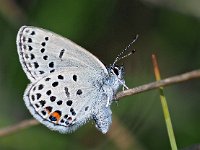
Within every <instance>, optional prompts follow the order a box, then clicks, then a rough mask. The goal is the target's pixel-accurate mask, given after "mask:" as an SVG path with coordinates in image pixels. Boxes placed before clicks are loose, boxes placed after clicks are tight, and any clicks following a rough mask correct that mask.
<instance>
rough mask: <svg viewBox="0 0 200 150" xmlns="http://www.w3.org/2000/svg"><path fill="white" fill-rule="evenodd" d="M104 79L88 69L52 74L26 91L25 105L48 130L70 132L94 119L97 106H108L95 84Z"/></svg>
mask: <svg viewBox="0 0 200 150" xmlns="http://www.w3.org/2000/svg"><path fill="white" fill-rule="evenodd" d="M101 78H102V77H101V76H98V75H97V74H94V73H93V72H91V73H90V71H88V70H87V68H86V69H85V68H84V69H79V70H77V68H73V67H71V68H69V69H68V70H67V71H60V72H54V73H51V74H49V75H48V76H47V77H44V78H42V79H41V80H39V81H38V82H36V83H32V84H30V85H29V86H28V87H27V89H26V91H25V94H24V100H25V104H26V106H27V107H28V109H29V111H30V112H31V114H32V115H33V116H34V117H35V118H36V119H37V120H39V121H40V122H41V123H42V124H44V125H46V126H47V127H48V128H50V129H52V130H57V131H59V132H61V133H68V132H71V131H73V130H75V129H76V128H78V127H79V126H80V125H82V124H84V123H85V122H86V121H87V120H89V119H91V118H92V117H93V112H94V110H96V107H98V104H101V105H102V104H103V105H104V106H105V105H106V102H107V101H106V97H105V96H104V94H103V93H102V91H100V88H97V87H96V85H97V83H96V82H95V81H97V80H99V81H100V79H101ZM95 121H96V120H95Z"/></svg>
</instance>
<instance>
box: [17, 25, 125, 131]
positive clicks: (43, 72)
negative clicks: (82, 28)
mask: <svg viewBox="0 0 200 150" xmlns="http://www.w3.org/2000/svg"><path fill="white" fill-rule="evenodd" d="M17 48H18V54H19V58H20V62H21V64H22V67H23V70H24V71H25V73H26V75H27V77H28V78H29V79H30V81H31V83H30V84H29V85H28V87H27V89H26V91H25V93H24V101H25V104H26V106H27V108H28V109H29V111H30V112H31V114H32V115H33V117H35V118H36V119H37V120H38V121H40V122H41V123H42V124H44V125H45V126H47V127H48V128H50V129H52V130H56V131H59V132H61V133H68V132H72V131H74V130H76V129H77V128H78V127H79V126H81V125H83V124H84V123H86V122H87V121H88V120H90V119H93V120H94V121H95V123H96V127H97V129H99V130H100V131H101V132H102V133H106V132H107V131H108V129H109V126H110V124H111V122H112V119H111V117H112V116H111V114H112V112H111V110H110V105H111V103H112V100H113V98H114V96H115V94H116V92H117V90H118V88H119V87H120V86H121V85H122V84H123V83H124V79H123V68H122V67H116V66H110V67H107V68H106V67H105V66H104V65H103V64H102V63H101V61H99V59H97V58H96V57H95V56H94V55H92V54H91V53H89V52H88V51H86V50H85V49H83V48H82V47H80V46H78V45H76V44H75V43H73V42H71V41H70V40H68V39H66V38H64V37H61V36H59V35H57V34H55V33H53V32H50V31H47V30H44V29H41V28H36V27H31V26H23V27H21V28H20V30H19V32H18V35H17Z"/></svg>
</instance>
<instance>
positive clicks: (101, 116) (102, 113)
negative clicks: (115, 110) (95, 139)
mask: <svg viewBox="0 0 200 150" xmlns="http://www.w3.org/2000/svg"><path fill="white" fill-rule="evenodd" d="M111 114H112V112H111V110H110V107H104V108H102V109H99V110H98V111H97V112H96V113H95V114H94V115H93V119H94V121H95V123H96V128H97V129H98V130H100V131H101V132H102V133H104V134H105V133H106V132H107V131H108V129H109V127H110V125H111V123H112V116H111Z"/></svg>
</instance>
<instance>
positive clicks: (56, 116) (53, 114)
mask: <svg viewBox="0 0 200 150" xmlns="http://www.w3.org/2000/svg"><path fill="white" fill-rule="evenodd" d="M51 116H53V117H55V118H56V122H57V123H58V121H59V120H60V114H59V113H58V112H53V113H52V114H51Z"/></svg>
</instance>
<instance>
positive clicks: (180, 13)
mask: <svg viewBox="0 0 200 150" xmlns="http://www.w3.org/2000/svg"><path fill="white" fill-rule="evenodd" d="M199 6H200V1H199V0H190V1H181V0H179V1H173V0H167V1H164V0H137V1H134V0H60V1H59V0H58V1H53V0H52V1H50V0H49V1H47V0H40V1H39V0H29V1H27V0H1V1H0V127H1V128H4V127H7V126H9V125H13V124H16V123H18V122H20V121H22V120H25V119H30V118H32V116H31V115H30V113H29V112H28V110H27V108H26V107H25V105H24V102H23V92H24V90H25V88H26V86H27V84H28V83H29V80H28V79H27V77H26V75H25V73H24V72H23V70H22V67H21V65H20V63H19V59H18V55H17V49H16V34H17V31H18V29H19V28H20V26H22V25H32V26H37V27H42V28H45V29H48V30H51V31H53V32H56V33H58V34H61V35H63V36H65V37H67V38H69V39H71V40H72V41H74V42H76V43H78V44H79V45H81V46H82V47H84V48H86V49H88V50H89V51H90V52H92V53H93V54H94V55H96V56H97V57H98V58H99V59H100V60H101V61H102V62H103V63H105V64H110V63H112V62H113V60H114V59H115V57H116V55H117V54H118V53H119V52H121V51H122V50H123V49H124V48H125V47H126V46H127V45H128V44H129V43H130V42H131V41H132V39H133V38H134V37H135V35H136V34H139V39H138V40H137V42H136V43H135V44H134V45H133V46H132V47H131V48H132V49H133V48H135V49H136V50H137V51H136V53H135V54H134V55H132V56H130V57H128V58H127V59H124V60H123V61H122V62H123V63H124V65H125V68H126V83H127V85H128V86H129V87H135V86H138V85H142V84H144V83H149V82H152V81H154V80H155V79H154V73H153V68H152V63H151V54H152V53H155V54H156V55H157V57H158V61H159V66H160V70H161V74H162V78H165V77H170V76H172V75H177V74H180V73H184V72H187V71H191V70H193V69H199V66H200V8H199ZM122 62H120V63H122ZM199 81H200V80H199V79H196V80H191V81H187V82H184V83H179V84H176V85H171V86H168V87H166V88H165V94H166V97H167V100H168V105H169V109H170V114H171V118H172V123H173V127H174V132H175V136H176V141H177V145H178V147H179V148H180V149H181V148H186V147H189V146H191V145H194V144H198V143H200V117H199V114H200V109H199V108H200V98H199V97H200V92H199V91H200V82H199ZM112 110H113V116H114V123H113V125H112V126H111V129H110V131H109V133H108V134H106V135H103V134H102V133H100V132H99V131H97V130H96V129H95V127H94V123H92V121H91V122H89V123H87V124H86V125H84V126H82V127H81V128H79V129H78V130H77V131H76V132H74V133H71V134H65V135H63V134H60V133H57V132H53V131H50V130H49V129H47V128H46V127H44V126H43V125H37V126H33V127H30V128H27V129H24V130H21V131H19V132H16V133H14V134H11V135H9V136H5V137H1V138H0V149H1V150H27V149H29V150H37V149H43V150H49V149H57V150H64V149H94V150H100V149H135V150H155V149H156V150H157V149H159V150H160V149H162V150H169V149H171V148H170V144H169V139H168V135H167V130H166V126H165V122H164V117H163V113H162V108H161V103H160V99H159V93H158V91H157V90H153V91H149V92H145V93H142V94H138V95H134V96H129V97H126V98H124V99H122V100H121V101H120V102H119V103H118V104H115V103H114V104H113V105H112Z"/></svg>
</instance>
